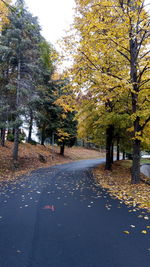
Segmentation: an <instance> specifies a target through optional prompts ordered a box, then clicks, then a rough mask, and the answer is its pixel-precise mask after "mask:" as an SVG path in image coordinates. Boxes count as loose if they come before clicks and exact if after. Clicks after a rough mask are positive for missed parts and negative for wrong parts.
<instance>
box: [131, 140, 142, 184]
mask: <svg viewBox="0 0 150 267" xmlns="http://www.w3.org/2000/svg"><path fill="white" fill-rule="evenodd" d="M140 145H141V141H140V140H137V139H136V140H134V141H133V161H132V181H131V182H132V184H138V183H139V182H140Z"/></svg>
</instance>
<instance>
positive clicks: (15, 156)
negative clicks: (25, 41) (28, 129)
mask: <svg viewBox="0 0 150 267" xmlns="http://www.w3.org/2000/svg"><path fill="white" fill-rule="evenodd" d="M17 71H18V74H17V91H16V111H17V116H16V124H18V121H17V119H18V118H19V115H18V108H19V98H20V80H21V61H20V59H19V61H18V70H17ZM18 149H19V126H16V127H15V128H14V147H13V154H12V156H13V161H14V162H15V161H17V160H18Z"/></svg>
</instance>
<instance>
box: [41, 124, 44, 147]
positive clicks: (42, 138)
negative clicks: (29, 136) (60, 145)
mask: <svg viewBox="0 0 150 267" xmlns="http://www.w3.org/2000/svg"><path fill="white" fill-rule="evenodd" d="M44 142H45V126H43V128H42V133H41V145H42V146H44Z"/></svg>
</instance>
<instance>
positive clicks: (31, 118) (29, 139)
mask: <svg viewBox="0 0 150 267" xmlns="http://www.w3.org/2000/svg"><path fill="white" fill-rule="evenodd" d="M32 128H33V112H32V109H30V121H29V133H28V143H30V142H31V140H32V138H31V136H32Z"/></svg>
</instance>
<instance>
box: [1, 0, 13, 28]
mask: <svg viewBox="0 0 150 267" xmlns="http://www.w3.org/2000/svg"><path fill="white" fill-rule="evenodd" d="M5 2H6V4H4V2H2V1H1V0H0V31H1V30H2V27H3V25H4V24H6V23H8V22H9V21H8V18H7V14H8V11H9V9H8V6H7V4H10V3H11V0H5Z"/></svg>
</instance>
